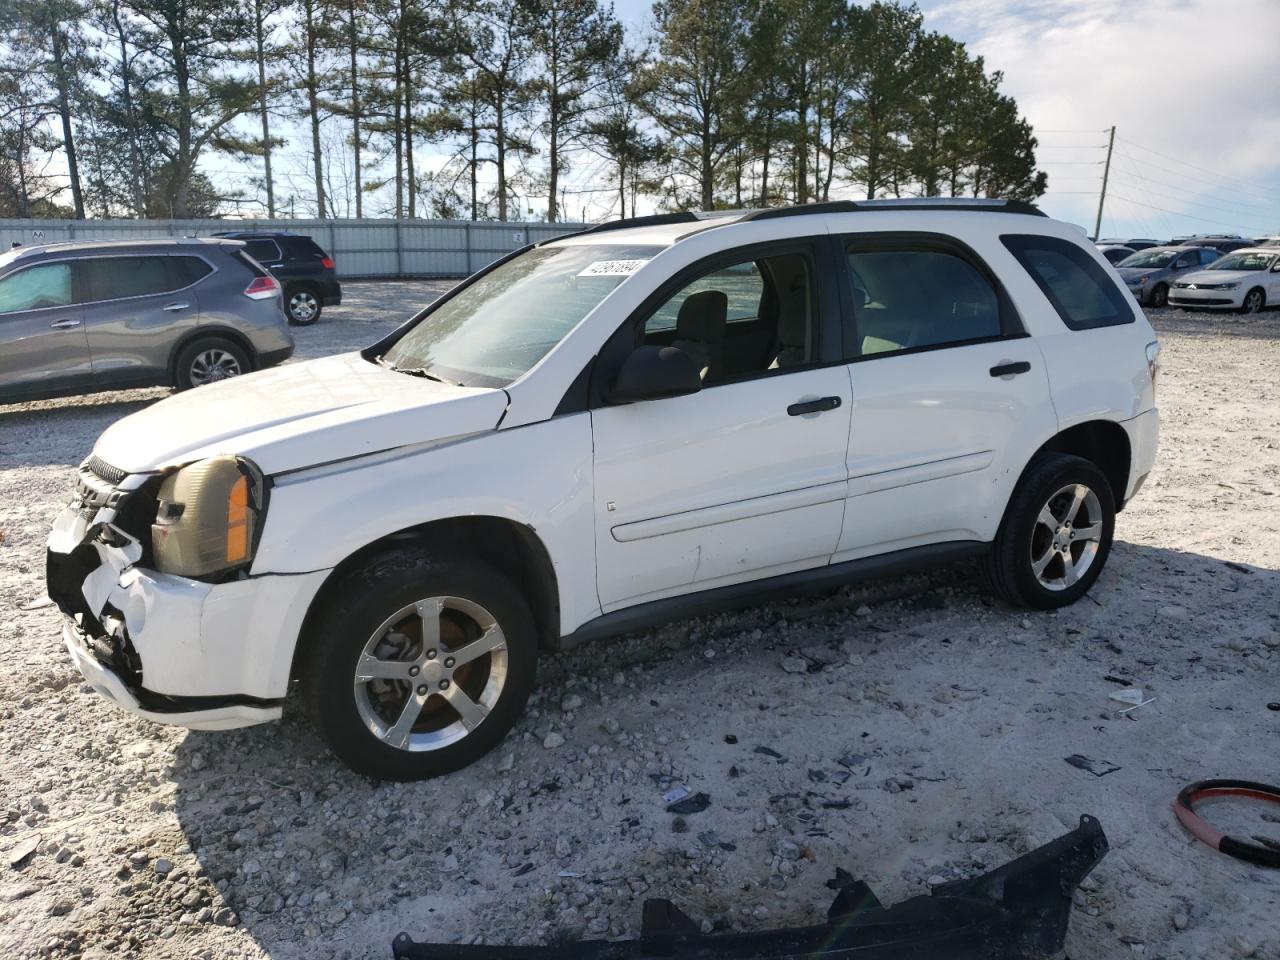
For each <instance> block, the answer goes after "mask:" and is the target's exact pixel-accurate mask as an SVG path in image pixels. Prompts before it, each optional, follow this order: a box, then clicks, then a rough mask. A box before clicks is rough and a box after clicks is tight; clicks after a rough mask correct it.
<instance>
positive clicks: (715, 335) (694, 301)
mask: <svg viewBox="0 0 1280 960" xmlns="http://www.w3.org/2000/svg"><path fill="white" fill-rule="evenodd" d="M728 319H729V298H728V297H726V296H725V295H724V293H723V292H722V291H720V290H701V291H699V292H698V293H691V294H689V296H687V297H685V298H684V303H682V304H680V312H679V313H677V314H676V339H678V340H697V341H699V342H701V343H720V342H721V341H722V340H724V325H725V323H726V322H727V321H728Z"/></svg>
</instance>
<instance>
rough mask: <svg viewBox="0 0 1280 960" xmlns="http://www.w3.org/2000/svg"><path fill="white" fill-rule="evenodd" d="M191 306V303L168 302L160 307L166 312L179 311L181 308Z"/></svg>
mask: <svg viewBox="0 0 1280 960" xmlns="http://www.w3.org/2000/svg"><path fill="white" fill-rule="evenodd" d="M189 306H191V304H189V303H166V304H165V305H164V306H163V307H161V308H160V309H161V310H164V311H165V312H166V313H177V312H178V311H179V310H185V309H187V307H189Z"/></svg>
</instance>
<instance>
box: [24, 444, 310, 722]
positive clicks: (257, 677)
mask: <svg viewBox="0 0 1280 960" xmlns="http://www.w3.org/2000/svg"><path fill="white" fill-rule="evenodd" d="M108 469H110V468H108ZM92 470H93V468H92V467H89V466H88V464H86V467H82V469H81V474H80V477H81V483H80V484H79V485H78V487H77V494H76V500H75V502H73V503H72V505H71V506H69V507H67V508H66V509H65V510H64V511H63V512H62V513H61V514H60V515H59V517H58V519H57V520H56V521H55V523H54V526H53V530H52V531H51V532H50V534H49V540H48V554H47V559H46V565H47V569H46V586H47V590H48V593H49V597H50V599H52V600H53V601H54V603H55V604H57V606H58V608H59V609H60V610H61V611H62V614H63V618H64V619H63V640H64V642H65V644H66V646H67V650H68V651H69V652H70V654H71V658H72V660H73V662H74V663H75V664H76V667H77V668H78V669H79V670H80V672H81V674H82V675H83V676H84V678H85V679H86V680H87V681H88V682H89V683H90V684H91V685H92V686H93V687H94V689H96V690H97V691H98V692H99V693H101V694H102V695H103V696H106V697H107V698H109V699H110V700H111V701H113V702H114V703H116V704H117V705H119V706H120V707H122V708H123V709H125V710H128V711H129V712H130V713H134V714H136V715H138V716H142V717H145V718H147V719H149V720H156V721H159V722H162V723H171V724H178V725H181V726H186V727H194V728H201V729H225V728H228V727H239V726H248V725H251V724H255V723H263V722H266V721H269V720H275V719H277V718H278V717H279V716H280V713H281V706H280V705H281V701H282V700H283V699H284V697H285V696H286V694H287V693H288V688H289V675H290V670H291V667H292V662H293V653H294V647H295V645H296V642H297V639H298V635H299V632H300V630H301V626H302V621H303V618H304V617H305V615H306V611H307V609H308V607H309V606H310V603H311V601H312V599H313V598H314V597H315V594H316V592H317V590H318V589H319V587H320V585H321V583H323V581H324V579H325V577H326V576H327V573H328V571H317V572H314V573H304V574H290V575H263V576H255V577H246V578H242V579H235V580H228V581H226V582H224V583H216V584H215V583H205V582H203V581H199V580H192V579H188V578H186V577H179V576H174V575H171V574H165V573H159V572H157V571H154V570H149V569H146V568H145V567H143V566H141V563H140V562H141V560H142V558H143V548H142V544H141V543H140V542H139V539H138V537H137V536H136V535H135V534H139V533H141V534H142V535H145V532H144V531H142V530H140V529H138V527H139V524H138V521H137V520H136V518H135V519H134V520H133V521H128V520H125V519H122V518H121V517H122V515H124V514H125V513H126V511H127V510H128V508H129V498H130V496H132V495H134V494H138V495H140V496H146V495H147V494H146V492H145V491H141V490H140V488H141V486H142V483H141V482H139V478H137V477H129V476H123V477H121V476H109V477H102V476H96V477H95V476H94V475H92ZM86 485H87V486H89V487H94V489H85V487H86ZM117 522H118V523H120V524H122V525H123V526H124V527H130V528H134V532H133V533H132V534H131V533H130V532H129V530H127V529H123V528H122V527H121V526H117V525H116V524H117Z"/></svg>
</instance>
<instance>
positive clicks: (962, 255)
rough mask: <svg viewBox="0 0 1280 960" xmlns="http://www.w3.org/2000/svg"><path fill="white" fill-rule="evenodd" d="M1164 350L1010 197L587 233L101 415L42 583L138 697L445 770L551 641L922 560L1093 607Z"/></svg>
mask: <svg viewBox="0 0 1280 960" xmlns="http://www.w3.org/2000/svg"><path fill="white" fill-rule="evenodd" d="M1158 355H1159V345H1158V344H1157V343H1156V341H1155V335H1154V333H1153V332H1152V329H1151V326H1150V325H1149V324H1148V322H1147V319H1146V317H1145V316H1144V315H1143V313H1142V311H1141V310H1140V309H1139V308H1138V306H1137V304H1135V303H1134V301H1133V299H1132V298H1131V297H1130V296H1129V294H1128V293H1127V292H1126V291H1125V289H1124V286H1123V284H1122V283H1121V282H1120V279H1119V277H1117V276H1116V274H1115V272H1114V271H1113V270H1111V269H1110V268H1109V267H1108V266H1107V263H1106V261H1105V260H1104V259H1103V258H1102V256H1101V255H1100V254H1099V253H1098V252H1097V251H1096V250H1095V249H1093V247H1092V245H1090V244H1088V243H1087V242H1086V241H1085V240H1084V238H1083V237H1082V236H1080V233H1079V231H1078V230H1077V229H1076V228H1074V227H1072V226H1070V225H1068V224H1064V223H1058V222H1056V221H1053V220H1050V219H1048V218H1046V217H1044V216H1043V215H1042V214H1040V213H1039V211H1037V210H1036V209H1035V208H1034V207H1030V206H1029V205H1026V204H1018V203H1009V204H1006V203H1004V202H1003V201H981V200H976V201H975V200H969V201H927V202H919V203H913V202H909V201H898V202H878V201H869V202H847V201H846V202H839V203H831V204H815V205H811V206H802V207H791V208H782V209H774V210H764V211H754V212H746V213H741V212H740V213H735V214H731V215H728V216H715V217H708V218H699V217H696V216H694V215H692V214H673V215H669V216H662V217H656V218H641V219H640V220H638V221H629V222H628V221H624V222H621V223H617V224H607V225H603V226H600V227H596V228H593V229H591V230H587V231H584V232H582V233H579V234H576V235H573V236H569V237H563V238H560V239H557V240H552V241H549V242H544V243H540V244H536V245H534V246H532V247H528V248H525V249H523V250H521V251H518V252H516V253H514V254H512V255H511V256H509V257H506V258H504V259H503V260H501V261H499V262H498V263H495V264H493V265H492V266H490V267H489V268H487V269H485V270H483V271H481V272H480V273H478V274H476V275H475V276H473V277H471V278H469V279H468V280H466V281H464V282H463V283H461V284H459V285H458V286H457V287H455V288H454V289H453V290H452V291H450V292H449V293H448V294H446V295H445V296H444V297H442V298H441V299H440V300H438V301H437V302H436V303H434V304H432V305H431V306H429V307H428V308H426V309H425V310H423V311H422V312H421V313H419V314H418V315H417V316H416V317H414V318H413V319H412V320H411V321H410V322H409V323H407V324H405V325H404V326H402V327H401V328H399V329H398V330H396V331H395V332H394V333H392V334H391V335H389V336H388V337H386V338H385V339H384V340H382V341H380V342H379V343H376V344H373V345H372V346H370V347H369V348H367V349H365V350H363V351H361V352H359V353H351V354H346V355H343V356H336V357H327V358H324V359H320V360H313V361H309V362H306V363H298V364H292V365H288V366H285V367H282V368H279V369H277V370H272V371H266V372H263V373H260V374H251V375H249V376H245V377H241V378H239V379H238V380H236V381H235V383H234V384H233V385H230V386H228V387H223V385H220V384H214V385H213V386H210V387H206V388H203V389H201V390H198V391H193V392H191V393H187V394H180V395H177V396H174V397H171V398H169V399H166V400H163V401H161V402H159V403H157V404H154V405H153V406H150V407H148V408H147V409H145V410H142V411H140V412H138V413H135V414H133V415H131V416H129V417H126V418H125V419H123V420H121V421H119V422H117V423H116V424H114V425H113V426H112V427H111V428H110V429H108V430H107V432H106V433H105V434H103V436H102V437H101V438H100V439H99V440H98V443H97V445H96V446H95V448H94V451H93V455H92V456H91V457H89V459H88V460H86V461H85V463H84V465H83V466H82V467H81V470H80V474H79V483H78V485H77V490H76V494H75V499H74V501H73V503H72V505H71V506H70V507H69V508H68V509H67V510H65V511H64V512H63V513H62V515H61V516H60V517H59V518H58V520H57V522H56V524H55V526H54V530H53V533H52V534H51V536H50V538H49V556H48V590H49V595H50V597H52V598H53V600H54V601H55V602H56V603H57V604H58V606H59V608H60V609H61V611H62V613H63V615H64V630H63V639H64V641H65V643H66V646H67V648H68V651H69V652H70V655H71V657H72V658H73V659H74V661H75V662H76V664H77V665H78V666H79V668H80V670H81V671H82V672H83V674H84V675H85V677H86V678H87V679H88V680H89V682H90V683H91V684H92V685H93V686H94V687H95V688H96V689H97V690H99V691H100V692H101V693H103V694H104V695H106V696H108V697H110V698H111V699H112V700H114V701H115V702H116V703H117V704H118V705H120V706H121V707H122V708H124V709H126V710H129V711H132V712H133V713H135V714H138V715H140V716H144V717H147V718H150V719H152V720H157V721H161V722H166V723H176V724H182V725H186V726H191V727H204V728H223V727H233V726H243V725H246V724H251V723H260V722H263V721H267V720H273V719H275V718H277V717H279V716H280V713H281V705H282V703H283V701H284V699H285V698H286V697H287V696H289V695H290V694H291V693H294V692H295V690H296V695H298V696H300V697H301V699H302V700H303V702H304V705H305V707H306V709H307V711H308V712H309V714H310V716H311V719H312V722H313V723H314V725H315V727H316V729H317V730H318V731H319V733H320V735H321V736H322V737H323V738H324V740H325V742H326V743H328V744H329V746H330V747H331V748H332V749H333V750H334V752H335V753H337V754H338V755H339V756H341V757H342V759H344V760H345V761H346V762H347V763H348V764H350V765H351V766H352V767H354V768H355V769H357V770H360V771H363V772H365V773H368V774H371V775H373V776H377V777H384V778H392V779H414V778H420V777H426V776H432V775H436V774H440V773H444V772H447V771H449V770H454V769H457V768H458V767H461V766H463V765H465V764H467V763H470V762H472V761H473V760H475V759H476V758H478V757H480V756H481V755H483V754H484V753H485V752H486V751H488V750H490V749H492V748H493V747H494V746H495V745H496V744H497V743H499V742H500V741H501V740H502V738H503V737H504V736H505V735H506V733H507V731H508V730H509V729H510V728H511V726H512V724H514V723H515V721H516V719H517V718H518V716H519V715H520V712H521V710H522V708H523V706H524V703H525V700H526V699H527V697H528V695H529V692H530V690H531V689H532V687H533V683H534V674H535V670H536V664H537V660H538V657H539V656H540V655H542V654H544V653H545V652H546V651H549V650H551V651H554V650H558V649H563V648H566V647H569V646H572V645H576V644H580V643H584V642H587V641H589V640H597V639H598V638H601V637H603V636H606V635H609V634H614V633H619V632H625V631H629V630H634V629H637V628H639V627H642V626H644V625H647V624H652V623H654V622H658V621H661V620H667V619H671V618H674V617H678V616H684V615H690V614H693V613H699V612H705V611H707V610H711V609H715V608H717V607H724V606H728V605H735V604H736V605H741V604H744V603H754V602H758V601H760V600H761V599H763V598H765V597H768V596H770V595H775V594H779V593H781V594H787V593H794V592H795V591H797V590H800V589H813V588H815V587H824V586H827V587H829V586H833V585H836V584H841V583H845V582H848V581H850V580H853V579H856V578H858V577H865V576H869V575H879V574H884V573H890V572H896V571H902V570H906V569H912V568H915V567H919V566H921V565H924V564H929V563H936V562H939V561H959V562H964V563H968V564H972V565H973V566H975V567H976V568H978V569H980V570H982V571H984V573H985V576H986V578H987V581H988V582H989V583H990V584H991V586H992V587H993V588H994V590H995V591H996V592H997V593H999V594H1000V595H1001V596H1002V597H1004V598H1005V599H1006V601H1008V602H1010V603H1014V604H1018V605H1021V606H1025V607H1032V608H1037V609H1049V608H1054V607H1060V606H1063V605H1065V604H1068V603H1072V602H1074V601H1076V600H1078V599H1079V598H1080V597H1081V596H1083V595H1084V593H1085V592H1086V591H1087V590H1089V588H1090V587H1091V586H1092V585H1093V583H1094V581H1095V580H1096V579H1097V577H1098V575H1099V573H1100V572H1101V571H1102V568H1103V565H1104V563H1105V562H1106V559H1107V556H1108V553H1109V551H1110V548H1111V538H1112V533H1113V530H1114V524H1115V516H1116V512H1117V511H1118V510H1120V509H1121V508H1122V507H1123V506H1124V504H1125V503H1126V502H1127V501H1128V500H1129V499H1130V498H1131V497H1133V496H1134V495H1135V494H1136V493H1137V492H1138V490H1139V488H1140V487H1141V486H1142V484H1143V481H1144V480H1145V479H1146V477H1147V475H1148V473H1149V472H1150V471H1151V469H1152V465H1153V463H1154V460H1155V453H1156V437H1157V432H1158V419H1157V413H1156V408H1155V385H1156V371H1157V369H1158ZM608 655H609V654H608V650H607V649H604V650H602V651H601V657H602V658H603V659H607V658H608Z"/></svg>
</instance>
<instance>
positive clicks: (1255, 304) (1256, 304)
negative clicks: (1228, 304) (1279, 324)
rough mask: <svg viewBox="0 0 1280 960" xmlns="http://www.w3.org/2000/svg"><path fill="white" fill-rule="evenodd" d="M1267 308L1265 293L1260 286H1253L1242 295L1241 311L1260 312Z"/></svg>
mask: <svg viewBox="0 0 1280 960" xmlns="http://www.w3.org/2000/svg"><path fill="white" fill-rule="evenodd" d="M1266 308H1267V295H1266V293H1265V292H1263V289H1262V288H1261V287H1254V288H1253V289H1252V290H1250V291H1249V292H1248V293H1246V294H1245V295H1244V302H1243V303H1241V304H1240V312H1241V313H1261V312H1262V311H1263V310H1265V309H1266Z"/></svg>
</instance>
